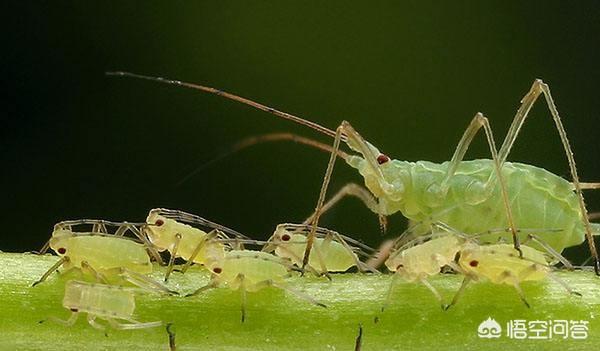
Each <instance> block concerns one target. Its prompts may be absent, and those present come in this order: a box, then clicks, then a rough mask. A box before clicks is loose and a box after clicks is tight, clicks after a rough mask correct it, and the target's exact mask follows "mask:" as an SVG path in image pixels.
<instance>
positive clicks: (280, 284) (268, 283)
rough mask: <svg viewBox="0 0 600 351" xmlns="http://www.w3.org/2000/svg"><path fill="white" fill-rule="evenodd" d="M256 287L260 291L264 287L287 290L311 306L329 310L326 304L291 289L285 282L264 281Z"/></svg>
mask: <svg viewBox="0 0 600 351" xmlns="http://www.w3.org/2000/svg"><path fill="white" fill-rule="evenodd" d="M254 286H255V287H256V288H257V289H260V288H261V287H263V286H273V287H276V288H278V289H281V290H285V291H287V292H289V293H291V294H293V295H295V296H296V297H298V298H300V299H302V300H305V301H307V302H310V303H311V304H313V305H315V306H319V307H323V308H327V305H325V304H323V303H321V302H319V301H317V300H315V299H314V298H313V297H311V296H309V295H307V294H305V293H303V292H301V291H298V290H296V289H294V288H292V287H290V286H289V285H287V284H286V283H284V282H276V281H273V280H272V279H268V280H263V281H261V282H258V283H256V284H255V285H254Z"/></svg>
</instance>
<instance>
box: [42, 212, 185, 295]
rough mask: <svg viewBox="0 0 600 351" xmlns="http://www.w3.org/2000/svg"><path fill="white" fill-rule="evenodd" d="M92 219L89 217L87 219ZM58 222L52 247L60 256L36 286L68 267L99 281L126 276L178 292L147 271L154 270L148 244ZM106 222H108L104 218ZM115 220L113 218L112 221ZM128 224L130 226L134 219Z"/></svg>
mask: <svg viewBox="0 0 600 351" xmlns="http://www.w3.org/2000/svg"><path fill="white" fill-rule="evenodd" d="M88 222H90V220H86V223H88ZM67 223H69V225H65V224H64V222H61V223H58V224H57V225H55V226H54V231H53V232H52V238H51V239H50V242H49V247H50V248H52V250H53V251H54V252H56V254H57V255H58V256H59V257H60V260H58V261H57V262H56V263H55V264H54V265H53V266H52V267H50V268H49V269H48V271H46V273H44V275H43V276H42V277H41V278H40V279H39V280H38V281H36V282H35V283H33V286H35V285H37V284H39V283H41V282H43V281H44V280H46V279H47V278H48V277H49V276H50V275H51V274H52V273H53V272H55V271H56V270H58V269H59V268H60V267H64V268H65V271H63V274H64V273H67V272H69V271H71V270H80V271H81V272H82V273H88V274H91V275H92V277H94V278H95V279H96V280H97V281H98V282H102V283H109V282H111V280H114V279H115V278H116V280H117V281H121V280H126V281H128V282H130V283H132V284H134V285H138V286H140V287H143V288H149V289H154V290H158V291H161V292H163V293H168V294H176V292H174V291H171V290H169V289H168V288H167V287H165V286H163V285H162V284H159V283H158V282H156V281H154V280H153V279H151V278H150V277H147V276H146V274H148V273H151V272H152V263H151V262H150V257H149V256H148V253H147V251H146V249H147V246H146V245H144V244H141V243H139V242H136V241H135V240H133V239H130V238H127V237H124V236H115V235H113V234H105V233H101V232H74V231H73V230H72V229H67V228H71V227H72V223H73V221H68V222H67ZM102 223H107V222H106V221H102ZM111 223H113V222H111ZM125 225H127V226H129V225H131V224H130V223H126V224H125Z"/></svg>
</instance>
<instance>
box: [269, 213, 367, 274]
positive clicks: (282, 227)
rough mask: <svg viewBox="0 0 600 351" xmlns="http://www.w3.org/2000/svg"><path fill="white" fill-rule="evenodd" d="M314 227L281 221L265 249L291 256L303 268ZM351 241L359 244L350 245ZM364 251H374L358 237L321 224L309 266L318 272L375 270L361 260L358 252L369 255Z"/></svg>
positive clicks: (279, 254)
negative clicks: (340, 232) (347, 235)
mask: <svg viewBox="0 0 600 351" xmlns="http://www.w3.org/2000/svg"><path fill="white" fill-rule="evenodd" d="M310 230H311V226H310V225H308V224H291V223H284V224H279V225H278V226H277V228H276V229H275V232H274V233H273V235H272V236H271V238H270V239H269V241H268V242H267V245H265V247H264V248H263V251H269V252H270V251H274V253H275V255H277V256H279V257H283V258H287V259H290V260H291V261H292V263H293V264H295V265H296V266H298V267H302V260H303V257H304V252H305V250H306V244H307V236H308V234H309V233H310ZM348 242H351V243H352V244H353V245H356V246H357V247H352V246H350V244H348ZM362 250H367V251H371V252H372V251H373V249H371V248H370V247H368V246H366V245H364V244H361V243H359V242H357V241H356V240H353V239H351V238H348V237H345V236H342V235H340V234H339V233H337V232H335V231H333V230H329V229H326V228H321V227H318V228H317V231H316V237H315V241H314V243H313V248H312V250H311V252H310V256H309V261H308V266H307V267H309V268H311V269H312V270H313V271H314V272H316V273H317V274H318V275H321V274H326V273H327V272H345V271H347V270H348V269H350V268H351V267H354V266H357V267H358V269H359V270H361V271H366V270H372V269H370V268H369V267H368V266H367V265H366V264H364V263H363V262H361V261H360V259H359V258H358V256H357V254H356V253H355V251H356V252H361V253H363V254H364V255H366V253H364V252H363V251H362Z"/></svg>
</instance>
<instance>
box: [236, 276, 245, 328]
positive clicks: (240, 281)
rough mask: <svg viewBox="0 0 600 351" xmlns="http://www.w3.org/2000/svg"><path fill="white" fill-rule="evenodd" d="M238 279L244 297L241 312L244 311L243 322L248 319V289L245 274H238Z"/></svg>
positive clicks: (242, 297)
mask: <svg viewBox="0 0 600 351" xmlns="http://www.w3.org/2000/svg"><path fill="white" fill-rule="evenodd" d="M236 280H238V281H239V284H240V285H239V286H240V288H239V289H240V295H241V299H242V305H241V312H242V323H244V321H245V320H246V304H247V298H248V297H247V295H248V294H247V291H246V285H245V276H244V275H243V274H241V273H240V274H238V275H237V277H236Z"/></svg>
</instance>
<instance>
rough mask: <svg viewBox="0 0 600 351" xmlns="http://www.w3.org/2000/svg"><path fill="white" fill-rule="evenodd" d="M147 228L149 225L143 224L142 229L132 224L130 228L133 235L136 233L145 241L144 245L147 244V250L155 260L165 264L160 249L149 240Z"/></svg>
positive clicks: (162, 264)
mask: <svg viewBox="0 0 600 351" xmlns="http://www.w3.org/2000/svg"><path fill="white" fill-rule="evenodd" d="M145 228H147V225H145V226H142V229H141V230H139V229H138V228H136V227H135V226H134V225H131V226H130V228H129V229H130V230H131V232H132V233H133V235H135V236H136V237H137V238H138V239H140V240H141V241H142V242H143V243H144V245H145V246H146V250H147V251H148V253H149V254H150V256H152V257H153V258H154V260H155V261H156V262H158V264H159V265H161V266H164V265H165V262H164V261H163V259H162V257H160V254H159V253H158V251H157V250H156V248H155V247H154V245H152V243H151V242H150V240H148V237H147V236H146V234H145ZM119 229H120V228H119ZM142 232H144V233H142Z"/></svg>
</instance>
